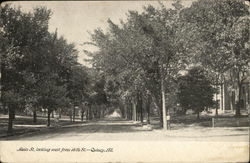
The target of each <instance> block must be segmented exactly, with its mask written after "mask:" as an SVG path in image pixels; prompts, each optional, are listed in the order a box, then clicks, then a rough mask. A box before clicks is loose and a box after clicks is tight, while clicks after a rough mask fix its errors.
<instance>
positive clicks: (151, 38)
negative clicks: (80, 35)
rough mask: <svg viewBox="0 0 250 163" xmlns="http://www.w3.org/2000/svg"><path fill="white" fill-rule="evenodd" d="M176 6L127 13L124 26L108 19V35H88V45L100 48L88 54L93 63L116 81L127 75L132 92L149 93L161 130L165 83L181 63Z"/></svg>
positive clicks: (98, 31)
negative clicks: (132, 86)
mask: <svg viewBox="0 0 250 163" xmlns="http://www.w3.org/2000/svg"><path fill="white" fill-rule="evenodd" d="M175 4H176V5H174V6H175V8H174V9H166V8H165V7H164V6H163V5H161V8H160V9H156V8H154V7H153V6H147V7H145V8H144V11H143V12H142V13H141V14H139V13H138V12H136V11H130V12H129V14H128V19H127V22H126V23H124V22H121V25H120V26H119V25H116V24H114V23H113V22H112V21H111V20H108V23H109V31H108V32H107V33H104V32H103V31H102V30H100V29H98V30H95V31H94V33H93V34H92V35H91V37H92V43H91V44H92V45H95V46H97V47H98V48H99V51H98V52H96V53H92V54H91V56H92V57H93V64H94V65H95V66H98V67H99V68H100V69H101V70H102V71H104V72H107V74H112V75H113V76H115V77H117V78H119V77H120V74H122V75H124V74H128V72H130V74H129V75H130V76H133V78H134V80H133V81H134V82H133V84H132V85H136V88H135V89H134V90H135V91H141V92H142V90H143V87H145V88H146V89H147V90H149V91H150V94H151V95H152V96H153V99H154V102H156V103H157V106H158V108H159V113H160V120H161V125H162V126H163V127H164V128H166V127H167V125H166V119H165V118H166V107H165V103H166V102H165V91H166V89H167V88H166V83H165V81H166V80H172V78H175V76H176V74H177V73H178V71H179V70H180V69H181V68H182V67H183V63H184V62H183V60H184V57H183V53H182V48H181V47H182V46H181V44H182V41H181V35H179V33H180V32H179V31H180V30H181V27H180V26H179V25H178V24H179V22H178V15H179V12H180V10H181V8H180V5H177V4H179V3H178V2H177V3H175ZM137 83H138V84H137ZM144 92H145V91H144Z"/></svg>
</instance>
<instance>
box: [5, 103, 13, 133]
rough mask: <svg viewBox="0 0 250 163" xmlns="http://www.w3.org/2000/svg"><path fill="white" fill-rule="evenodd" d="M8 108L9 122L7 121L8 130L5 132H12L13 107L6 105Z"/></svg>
mask: <svg viewBox="0 0 250 163" xmlns="http://www.w3.org/2000/svg"><path fill="white" fill-rule="evenodd" d="M8 108H9V122H8V130H7V134H8V135H9V134H12V132H13V120H14V107H12V106H8Z"/></svg>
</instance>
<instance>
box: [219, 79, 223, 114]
mask: <svg viewBox="0 0 250 163" xmlns="http://www.w3.org/2000/svg"><path fill="white" fill-rule="evenodd" d="M220 89H221V91H220V92H221V94H220V96H221V111H223V109H224V108H223V106H224V102H223V98H224V90H223V83H221V87H220Z"/></svg>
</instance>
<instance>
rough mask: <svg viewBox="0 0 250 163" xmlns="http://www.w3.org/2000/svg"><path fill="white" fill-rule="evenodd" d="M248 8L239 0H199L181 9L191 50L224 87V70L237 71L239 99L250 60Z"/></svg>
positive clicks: (238, 108)
mask: <svg viewBox="0 0 250 163" xmlns="http://www.w3.org/2000/svg"><path fill="white" fill-rule="evenodd" d="M248 8H249V6H247V5H246V4H245V3H244V1H238V0H237V1H235V0H215V1H213V2H211V1H208V0H199V1H197V2H194V3H192V5H191V7H189V8H186V9H185V10H183V11H182V13H181V19H182V22H183V24H185V28H184V29H185V30H184V31H185V33H187V36H188V37H185V39H186V42H189V52H190V53H193V54H194V56H195V57H196V62H199V63H201V64H202V65H203V66H204V67H206V68H207V69H208V70H209V71H210V72H211V74H213V75H214V79H215V80H214V84H215V85H221V88H222V85H223V84H224V82H225V73H227V72H228V71H234V72H235V73H234V74H235V75H234V78H235V80H236V83H237V85H238V94H239V99H240V98H241V97H240V96H241V85H242V82H244V80H245V79H246V75H244V74H246V71H245V70H246V69H247V67H248V63H249V52H248V51H249V46H248V44H249V43H248V42H249V19H248V18H247V17H248V16H249V10H248ZM230 73H231V72H230ZM238 103H239V100H238ZM216 113H217V108H216ZM238 115H240V106H239V105H238V107H237V109H236V116H238Z"/></svg>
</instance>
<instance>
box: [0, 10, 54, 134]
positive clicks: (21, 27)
mask: <svg viewBox="0 0 250 163" xmlns="http://www.w3.org/2000/svg"><path fill="white" fill-rule="evenodd" d="M49 18H50V11H49V10H46V9H44V8H36V9H34V12H33V13H23V12H21V10H20V8H18V9H14V8H11V7H10V6H9V5H4V6H3V7H1V36H2V38H3V39H4V45H3V46H1V74H2V78H1V84H2V90H1V91H2V98H1V100H2V102H3V103H4V105H7V106H8V108H9V128H8V131H9V132H11V131H12V120H13V117H14V112H15V108H17V107H18V106H19V105H20V103H23V102H24V101H26V98H25V96H26V95H27V94H25V91H27V89H31V87H27V85H30V84H31V83H30V84H27V83H28V82H33V81H34V80H32V81H29V79H31V78H32V77H34V74H35V73H34V72H33V71H31V70H37V67H38V65H36V64H35V63H37V60H39V59H38V58H39V56H40V54H39V53H38V51H39V50H40V49H41V47H42V45H43V43H44V41H43V39H44V38H45V37H46V36H47V33H48V31H47V30H48V19H49ZM38 20H39V21H38ZM34 61H35V62H34ZM26 77H28V78H26ZM27 79H28V80H27ZM26 88H27V89H26ZM32 93H34V91H30V94H29V95H30V96H32ZM17 97H22V98H21V99H22V100H21V101H20V100H17V99H20V98H17ZM35 101H36V100H32V102H31V103H34V102H35Z"/></svg>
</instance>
